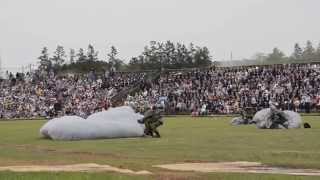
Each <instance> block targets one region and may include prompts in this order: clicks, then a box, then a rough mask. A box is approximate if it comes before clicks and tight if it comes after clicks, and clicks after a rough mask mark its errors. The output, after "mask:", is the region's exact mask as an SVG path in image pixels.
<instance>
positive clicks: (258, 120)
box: [252, 108, 302, 129]
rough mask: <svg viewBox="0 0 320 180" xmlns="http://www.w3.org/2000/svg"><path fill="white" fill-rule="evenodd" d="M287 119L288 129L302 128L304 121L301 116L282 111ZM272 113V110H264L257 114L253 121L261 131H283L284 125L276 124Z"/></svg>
mask: <svg viewBox="0 0 320 180" xmlns="http://www.w3.org/2000/svg"><path fill="white" fill-rule="evenodd" d="M282 112H283V115H284V116H285V119H286V120H287V121H286V122H285V123H286V127H287V128H288V129H298V128H301V125H302V120H301V116H300V115H299V114H298V113H296V112H293V111H282ZM271 116H272V112H271V109H270V108H267V109H262V110H261V111H259V112H257V113H256V114H255V115H254V117H253V119H252V121H253V122H255V124H256V126H257V127H258V128H259V129H282V128H284V126H283V125H282V124H275V123H274V121H273V119H272V117H271Z"/></svg>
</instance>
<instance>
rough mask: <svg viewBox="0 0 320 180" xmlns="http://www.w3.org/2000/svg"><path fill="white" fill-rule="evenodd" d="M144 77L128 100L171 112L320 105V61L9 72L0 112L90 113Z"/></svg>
mask: <svg viewBox="0 0 320 180" xmlns="http://www.w3.org/2000/svg"><path fill="white" fill-rule="evenodd" d="M141 82H143V83H144V85H143V86H142V88H141V90H140V91H139V92H137V93H136V94H135V95H132V96H128V97H127V99H126V101H125V104H126V105H130V104H132V105H134V106H135V107H139V108H140V109H142V111H143V109H146V108H147V107H150V106H153V105H156V106H158V107H161V108H164V110H165V111H166V112H167V113H168V114H177V113H188V114H192V115H194V116H197V115H208V114H231V113H238V112H239V111H240V109H241V108H243V107H254V108H256V109H257V110H259V109H262V108H267V107H268V106H269V102H270V101H276V102H278V103H279V105H280V108H281V109H282V110H294V111H299V112H307V113H308V112H310V111H314V110H317V109H318V108H319V107H320V66H319V64H312V65H310V64H288V65H268V66H255V67H253V66H251V67H224V68H222V67H220V68H214V67H213V68H209V69H202V70H199V69H198V70H185V71H166V72H163V73H161V75H160V77H159V78H157V79H156V80H154V81H150V82H149V81H146V73H143V72H132V73H124V72H111V73H109V72H106V73H105V74H101V75H97V74H95V73H94V72H93V71H92V72H90V73H88V74H85V75H75V74H67V75H56V74H55V73H54V72H50V73H40V72H34V73H27V74H22V73H17V74H16V75H12V74H7V78H5V79H3V80H1V82H0V88H1V89H0V117H1V118H36V117H54V116H57V115H78V116H81V117H87V116H88V115H90V114H92V113H94V112H98V111H102V110H104V109H108V108H109V107H110V106H111V104H110V99H111V98H112V97H114V96H115V95H117V94H118V92H120V91H122V90H123V89H126V88H130V87H136V86H137V84H141Z"/></svg>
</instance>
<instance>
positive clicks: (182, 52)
mask: <svg viewBox="0 0 320 180" xmlns="http://www.w3.org/2000/svg"><path fill="white" fill-rule="evenodd" d="M98 54H99V52H98V51H96V50H95V48H94V47H93V45H91V44H89V45H88V48H87V49H86V50H85V49H83V48H80V49H79V50H77V52H76V50H75V49H70V50H69V53H68V55H67V53H66V51H65V49H64V47H63V46H60V45H58V46H57V48H56V50H55V51H54V52H53V54H52V56H50V55H49V53H48V48H47V47H44V48H43V49H42V50H41V55H40V56H39V57H38V59H39V69H40V70H45V71H50V70H52V69H53V70H63V71H65V70H70V71H76V72H87V71H89V70H92V69H94V70H96V71H102V70H106V69H109V70H110V69H113V70H155V69H160V68H166V69H168V68H169V69H179V68H193V67H208V66H210V65H211V64H212V62H211V59H212V57H211V55H210V52H209V50H208V48H206V47H199V46H194V45H193V44H192V43H190V44H189V45H188V46H187V45H184V44H182V43H173V42H171V41H167V42H156V41H151V42H150V44H149V45H147V46H145V47H144V50H143V52H142V53H141V54H140V55H138V56H137V57H133V58H131V59H130V60H129V62H128V63H125V61H124V60H122V59H120V58H118V50H117V48H116V47H115V46H111V48H110V52H109V53H108V54H107V57H105V58H104V59H99V57H98Z"/></svg>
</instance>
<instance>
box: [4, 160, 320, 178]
mask: <svg viewBox="0 0 320 180" xmlns="http://www.w3.org/2000/svg"><path fill="white" fill-rule="evenodd" d="M153 167H157V168H163V169H167V170H173V171H195V172H203V173H208V172H223V173H263V174H286V175H303V176H320V170H318V169H291V168H279V167H270V166H266V165H263V164H261V163H257V162H220V163H183V164H167V165H156V166H153ZM0 171H13V172H42V171H45V172H107V171H112V172H118V173H125V174H135V175H149V174H152V173H151V172H149V171H145V170H143V171H132V170H130V169H122V168H117V167H112V166H109V165H99V164H94V163H92V164H74V165H35V166H34V165H31V166H5V167H0Z"/></svg>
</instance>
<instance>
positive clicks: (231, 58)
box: [230, 51, 233, 61]
mask: <svg viewBox="0 0 320 180" xmlns="http://www.w3.org/2000/svg"><path fill="white" fill-rule="evenodd" d="M232 60H233V54H232V51H231V53H230V61H232Z"/></svg>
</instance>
